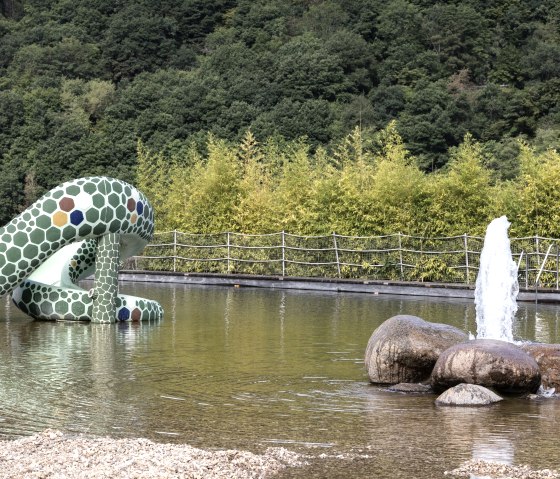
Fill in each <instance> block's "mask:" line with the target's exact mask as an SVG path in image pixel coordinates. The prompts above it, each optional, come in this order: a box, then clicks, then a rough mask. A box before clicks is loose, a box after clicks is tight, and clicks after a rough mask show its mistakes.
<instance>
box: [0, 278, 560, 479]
mask: <svg viewBox="0 0 560 479" xmlns="http://www.w3.org/2000/svg"><path fill="white" fill-rule="evenodd" d="M121 291H122V292H126V293H129V294H136V295H139V296H145V297H149V298H153V299H156V300H158V301H160V302H161V303H162V305H163V307H164V308H165V312H166V313H165V319H164V320H163V321H161V322H156V323H142V324H138V323H135V324H132V323H127V324H115V325H96V324H87V323H45V322H35V321H32V320H30V319H28V318H27V317H25V316H24V315H23V314H22V313H20V312H19V311H18V310H16V309H15V308H13V307H12V306H11V304H10V302H9V301H7V300H6V301H5V302H3V303H2V305H3V306H2V308H3V313H2V314H1V315H0V316H1V317H0V356H1V358H0V381H1V382H0V435H1V436H3V437H4V438H6V437H9V438H12V437H18V436H22V435H28V434H32V433H34V432H38V431H41V430H44V429H45V428H48V427H50V428H57V429H61V430H64V431H68V432H77V433H78V432H83V433H90V434H97V435H110V436H114V437H137V436H139V437H147V438H150V439H152V440H155V441H160V442H181V443H189V444H191V445H193V446H198V447H205V448H240V449H247V450H251V451H256V452H258V451H262V450H263V449H265V448H266V447H270V446H283V447H286V448H288V449H290V450H295V451H298V452H301V453H304V454H306V455H308V456H309V466H307V467H305V468H304V469H292V470H287V471H286V472H285V473H283V475H282V476H281V477H282V478H290V477H306V478H311V477H317V478H339V477H342V476H345V477H348V478H355V477H356V478H358V477H392V478H412V477H414V478H426V479H427V478H434V477H443V471H445V470H448V469H452V468H454V467H456V466H458V465H459V464H460V463H462V462H463V461H465V460H467V459H471V458H485V459H495V460H500V461H503V462H508V463H513V464H529V465H531V466H533V467H535V468H544V467H552V468H555V467H558V466H559V465H560V464H559V461H558V460H557V457H558V456H557V451H556V449H555V444H556V441H557V431H558V427H559V425H560V401H559V400H557V399H539V400H529V399H524V398H517V399H509V400H507V401H504V402H502V403H499V404H497V405H494V406H492V407H488V408H472V409H469V408H438V407H436V406H435V405H434V399H435V396H434V395H404V394H399V393H391V392H389V391H387V390H386V389H385V388H382V387H377V386H373V385H370V384H369V383H368V380H367V376H366V374H365V369H364V365H363V356H364V351H365V347H366V344H367V341H368V339H369V337H370V335H371V333H372V332H373V330H374V329H375V328H376V327H377V326H378V325H379V324H381V323H382V322H383V321H384V320H385V319H387V318H389V317H390V316H393V315H395V314H414V315H417V316H421V317H423V318H424V319H427V320H429V321H433V322H444V323H447V324H452V325H454V326H457V327H459V328H461V329H463V330H465V331H471V332H475V317H474V314H475V312H474V304H473V303H472V302H470V301H463V300H453V301H450V300H441V299H428V298H416V299H414V298H412V299H410V298H405V297H400V296H399V297H397V296H383V295H380V296H373V295H366V294H338V293H317V292H298V291H288V290H285V291H281V290H266V289H250V288H229V287H209V286H192V285H145V284H144V285H143V284H136V285H134V284H121ZM3 301H4V300H3ZM559 319H560V306H551V305H538V306H537V305H535V304H520V308H519V311H518V313H517V319H516V321H515V333H514V336H516V337H518V338H524V339H531V340H539V341H543V342H558V340H559V337H560V332H559V324H560V320H559Z"/></svg>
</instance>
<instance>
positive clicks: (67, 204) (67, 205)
mask: <svg viewBox="0 0 560 479" xmlns="http://www.w3.org/2000/svg"><path fill="white" fill-rule="evenodd" d="M58 206H59V207H60V209H61V210H62V211H67V212H68V211H72V210H73V209H74V200H73V199H72V198H68V197H67V196H65V197H64V198H62V199H61V200H60V201H59V202H58Z"/></svg>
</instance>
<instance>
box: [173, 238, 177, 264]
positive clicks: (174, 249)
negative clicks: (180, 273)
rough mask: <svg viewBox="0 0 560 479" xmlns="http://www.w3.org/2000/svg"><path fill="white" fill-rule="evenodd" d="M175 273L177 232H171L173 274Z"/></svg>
mask: <svg viewBox="0 0 560 479" xmlns="http://www.w3.org/2000/svg"><path fill="white" fill-rule="evenodd" d="M176 271H177V230H173V272H174V273H175V272H176Z"/></svg>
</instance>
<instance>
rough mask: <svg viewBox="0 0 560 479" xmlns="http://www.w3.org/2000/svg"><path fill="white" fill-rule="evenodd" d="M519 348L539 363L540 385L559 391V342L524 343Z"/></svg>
mask: <svg viewBox="0 0 560 479" xmlns="http://www.w3.org/2000/svg"><path fill="white" fill-rule="evenodd" d="M520 348H521V349H523V351H526V352H527V353H529V354H530V355H531V356H532V357H533V359H534V360H535V361H536V362H537V364H538V365H539V369H540V371H541V385H542V387H543V388H545V389H550V388H555V389H556V392H560V344H543V343H525V344H521V345H520Z"/></svg>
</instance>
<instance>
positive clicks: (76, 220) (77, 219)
mask: <svg viewBox="0 0 560 479" xmlns="http://www.w3.org/2000/svg"><path fill="white" fill-rule="evenodd" d="M82 221H84V214H83V213H82V212H81V211H80V210H76V211H72V213H70V222H71V223H72V224H73V225H74V226H78V225H79V224H80V223H81V222H82Z"/></svg>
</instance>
